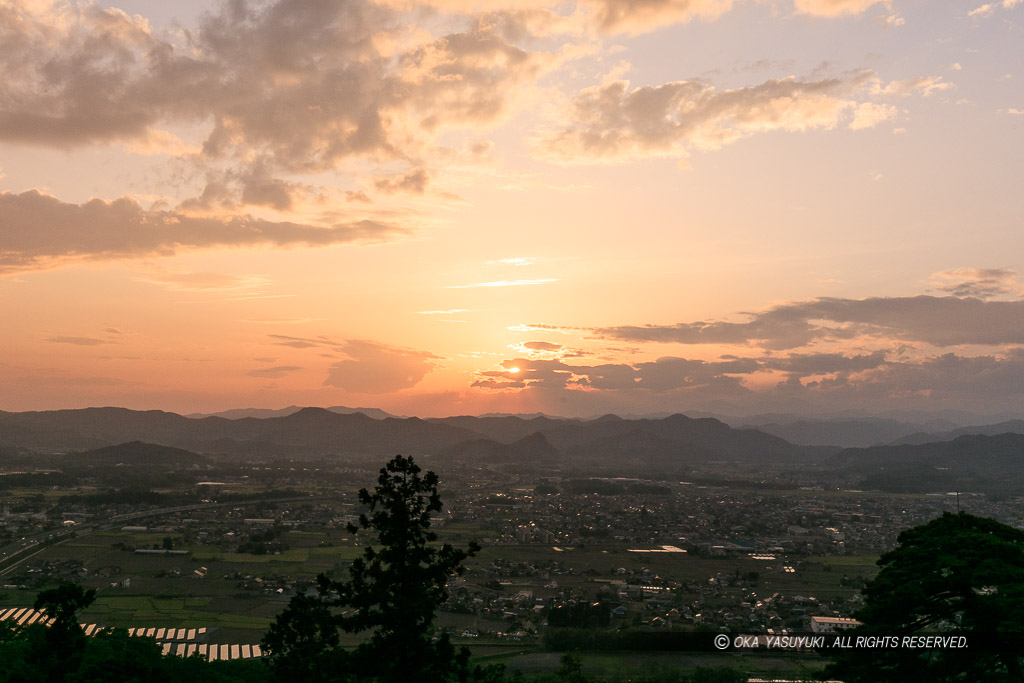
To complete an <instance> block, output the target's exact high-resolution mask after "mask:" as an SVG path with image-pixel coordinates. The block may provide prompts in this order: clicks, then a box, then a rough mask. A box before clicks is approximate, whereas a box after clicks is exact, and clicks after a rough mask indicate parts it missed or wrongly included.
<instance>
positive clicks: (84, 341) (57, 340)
mask: <svg viewBox="0 0 1024 683" xmlns="http://www.w3.org/2000/svg"><path fill="white" fill-rule="evenodd" d="M43 341H45V342H50V343H51V344H73V345H75V346H98V345H100V344H106V343H107V342H106V341H104V340H103V339H95V338H93V337H47V338H46V339H44V340H43Z"/></svg>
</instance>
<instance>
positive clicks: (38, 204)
mask: <svg viewBox="0 0 1024 683" xmlns="http://www.w3.org/2000/svg"><path fill="white" fill-rule="evenodd" d="M0 215H2V216H3V220H2V221H0V235H2V237H3V239H2V240H0V271H3V270H15V269H20V268H32V267H40V266H47V265H50V264H53V263H56V262H59V261H61V260H67V259H98V258H121V257H128V256H140V255H154V254H161V255H169V254H174V253H177V252H179V251H181V250H185V249H189V248H202V247H215V246H256V245H276V246H323V245H329V244H343V243H352V242H365V241H379V240H382V239H387V238H389V237H393V236H396V235H400V234H404V233H406V232H407V231H406V230H405V229H403V228H400V227H398V226H396V225H392V224H387V223H381V222H377V221H371V220H362V221H354V222H352V223H342V224H337V225H334V226H331V227H326V228H320V227H315V226H312V225H303V224H298V223H290V222H273V221H268V220H264V219H260V218H254V217H252V216H235V217H230V218H203V217H194V216H189V215H187V214H183V213H180V212H176V211H154V210H146V209H143V208H142V207H141V206H140V205H139V203H138V202H136V201H135V200H134V199H132V198H130V197H122V198H120V199H116V200H114V201H103V200H100V199H93V200H91V201H89V202H86V203H85V204H69V203H66V202H62V201H60V200H58V199H57V198H55V197H51V196H48V195H44V194H41V193H39V192H36V191H29V192H24V193H21V194H12V193H9V192H4V193H0Z"/></svg>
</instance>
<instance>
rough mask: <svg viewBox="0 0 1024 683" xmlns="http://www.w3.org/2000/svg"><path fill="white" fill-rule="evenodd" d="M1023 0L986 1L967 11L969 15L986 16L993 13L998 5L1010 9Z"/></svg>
mask: <svg viewBox="0 0 1024 683" xmlns="http://www.w3.org/2000/svg"><path fill="white" fill-rule="evenodd" d="M1022 1H1024V0H1002V2H988V3H985V4H984V5H981V6H980V7H977V8H976V9H972V10H971V11H970V12H968V13H967V16H969V17H987V16H989V15H991V14H993V13H994V12H995V11H996V10H997V9H999V8H1000V7H1001V8H1003V9H1012V8H1014V7H1016V6H1017V5H1019V4H1020V3H1021V2H1022Z"/></svg>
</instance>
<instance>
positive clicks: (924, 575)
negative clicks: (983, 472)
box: [826, 513, 1024, 683]
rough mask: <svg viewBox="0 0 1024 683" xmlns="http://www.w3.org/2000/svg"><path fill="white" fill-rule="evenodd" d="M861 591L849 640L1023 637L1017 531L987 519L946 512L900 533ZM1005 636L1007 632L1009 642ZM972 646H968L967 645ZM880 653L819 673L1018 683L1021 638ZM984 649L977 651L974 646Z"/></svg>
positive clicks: (1023, 589)
mask: <svg viewBox="0 0 1024 683" xmlns="http://www.w3.org/2000/svg"><path fill="white" fill-rule="evenodd" d="M898 542H899V545H898V547H897V548H896V549H895V550H893V551H891V552H888V553H886V554H884V555H882V557H881V558H880V559H879V560H878V565H879V566H880V567H881V570H880V571H879V573H878V575H877V576H876V577H875V579H874V580H873V581H871V582H869V583H868V584H867V586H866V587H865V588H864V591H863V596H864V601H865V604H864V607H863V609H861V610H860V611H859V612H858V613H857V614H856V615H855V616H856V617H857V619H858V620H860V621H861V622H862V624H863V625H862V626H860V627H858V629H857V631H855V632H854V633H855V634H867V633H876V634H884V635H899V636H902V635H910V634H916V633H919V632H924V633H930V632H950V631H956V632H960V633H967V632H979V633H984V634H986V636H987V639H988V640H990V639H991V638H992V637H999V636H1000V634H1002V635H1003V636H1006V634H1015V636H1016V637H1018V638H1019V637H1020V636H1019V634H1020V633H1022V632H1024V531H1020V530H1018V529H1014V528H1013V527H1009V526H1006V525H1005V524H1001V523H999V522H997V521H995V520H993V519H987V518H984V517H975V516H973V515H968V514H965V513H959V514H956V515H953V514H950V513H945V514H943V516H942V517H940V518H938V519H934V520H932V521H931V522H929V523H928V524H925V525H922V526H918V527H914V528H913V529H908V530H907V531H904V532H903V533H901V534H900V535H899V538H898ZM1010 637H1012V636H1010ZM970 642H971V641H969V643H970ZM1006 643H1007V645H1006V647H995V648H991V647H984V646H985V645H991V642H988V643H982V642H981V641H980V640H979V641H975V647H974V648H971V647H970V646H969V647H968V648H967V649H935V650H925V651H920V650H912V649H904V648H901V649H880V650H875V651H873V652H872V654H871V656H870V657H865V656H864V653H863V652H861V653H859V654H854V655H851V656H841V657H839V658H837V660H836V661H835V662H834V663H833V664H832V665H830V667H829V668H828V669H827V670H826V675H828V676H833V677H837V678H841V679H842V680H844V681H847V683H854V682H856V681H872V682H873V683H883V682H885V681H893V682H897V681H898V682H900V683H903V682H909V681H953V680H958V681H1021V680H1024V678H1022V676H1021V657H1020V655H1021V650H1020V647H1019V646H1020V642H1019V641H1018V642H1017V643H1016V646H1017V647H1013V644H1012V643H1010V641H1009V637H1007V641H1006ZM978 646H982V647H978Z"/></svg>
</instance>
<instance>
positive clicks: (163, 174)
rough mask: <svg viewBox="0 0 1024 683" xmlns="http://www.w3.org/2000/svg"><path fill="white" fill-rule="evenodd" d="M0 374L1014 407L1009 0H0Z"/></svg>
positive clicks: (1017, 298)
mask: <svg viewBox="0 0 1024 683" xmlns="http://www.w3.org/2000/svg"><path fill="white" fill-rule="evenodd" d="M0 46H3V47H2V49H0V74H2V77H0V316H2V319H3V324H2V325H0V349H2V351H3V352H2V354H0V410H7V411H25V410H49V409H58V408H81V407H87V406H101V405H117V406H125V407H129V408H136V409H161V410H171V411H175V412H181V413H193V412H214V411H218V410H225V409H229V408H240V407H263V408H280V407H284V406H288V405H314V406H334V405H346V406H353V407H378V408H382V409H384V410H387V411H390V412H392V413H395V414H400V415H419V416H424V417H427V416H445V415H457V414H482V413H489V412H507V413H533V412H544V413H548V414H552V415H564V416H593V415H600V414H603V413H609V412H614V413H617V414H622V415H644V414H656V413H671V412H682V411H712V412H719V413H723V414H737V415H739V414H754V413H767V412H791V413H797V414H806V415H833V414H850V413H854V414H860V413H867V414H882V413H884V412H886V411H891V410H921V411H943V410H947V411H948V410H962V411H969V412H973V413H976V414H979V415H1006V414H1019V413H1020V412H1021V411H1024V198H1022V195H1024V191H1022V188H1024V47H1022V46H1024V0H998V1H997V2H989V3H981V2H980V1H979V0H948V1H947V0H931V1H930V2H925V1H924V0H889V1H888V2H886V1H884V0H883V1H877V0H778V1H775V0H576V1H575V2H560V3H551V2H544V1H543V0H429V1H428V2H406V1H405V0H267V1H263V2H256V1H253V0H231V1H228V2H223V3H219V4H218V3H210V2H194V1H180V2H174V3H167V2H154V1H152V0H125V2H121V3H117V2H106V1H104V2H86V1H82V2H53V1H51V0H0Z"/></svg>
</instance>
